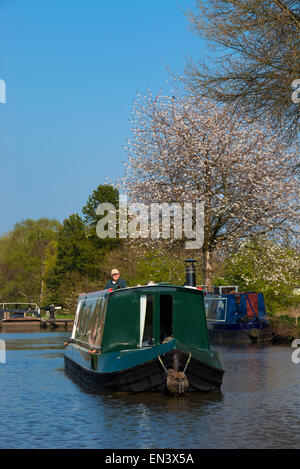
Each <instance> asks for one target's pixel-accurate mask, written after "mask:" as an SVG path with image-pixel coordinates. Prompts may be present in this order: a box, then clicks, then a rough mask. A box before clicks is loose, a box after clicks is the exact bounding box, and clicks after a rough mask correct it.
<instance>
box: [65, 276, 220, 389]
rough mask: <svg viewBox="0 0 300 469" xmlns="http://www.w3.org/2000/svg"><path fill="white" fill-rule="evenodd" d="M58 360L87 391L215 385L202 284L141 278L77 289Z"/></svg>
mask: <svg viewBox="0 0 300 469" xmlns="http://www.w3.org/2000/svg"><path fill="white" fill-rule="evenodd" d="M65 345H66V347H65V356H64V359H65V367H66V370H67V372H69V373H70V374H71V375H72V376H73V377H75V378H76V379H77V380H78V381H79V382H81V383H82V384H83V385H85V386H87V387H89V388H90V389H93V390H95V391H103V390H108V391H125V392H132V393H137V392H144V391H164V390H169V391H170V392H171V393H173V394H181V393H183V392H190V391H218V390H220V387H221V384H222V377H223V373H224V370H223V368H222V365H221V363H220V361H219V358H218V354H217V353H216V352H215V351H212V350H210V345H209V338H208V331H207V324H206V317H205V309H204V302H203V292H202V291H200V290H198V289H197V288H195V287H190V286H179V285H169V284H165V283H158V284H149V285H145V286H136V287H129V288H122V289H119V290H114V291H110V290H101V291H98V292H93V293H88V294H81V295H80V297H79V302H78V307H77V311H76V315H75V320H74V327H73V332H72V335H71V339H70V341H69V342H68V343H66V344H65Z"/></svg>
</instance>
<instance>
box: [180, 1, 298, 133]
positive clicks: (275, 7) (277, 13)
mask: <svg viewBox="0 0 300 469" xmlns="http://www.w3.org/2000/svg"><path fill="white" fill-rule="evenodd" d="M187 18H188V20H189V22H190V24H191V27H192V30H193V31H194V32H196V33H197V34H198V35H199V36H201V37H202V38H204V39H206V40H207V41H208V43H209V45H211V46H212V47H213V48H214V49H216V50H217V51H218V52H219V56H217V57H218V58H216V55H215V56H214V57H213V59H212V60H210V61H209V62H208V63H207V62H206V63H203V62H202V63H199V64H197V65H195V64H193V63H190V64H189V66H188V67H187V70H186V75H187V76H186V82H187V83H188V84H189V86H191V87H192V88H196V89H197V90H198V92H200V93H201V94H202V95H203V96H206V97H209V98H211V99H215V100H217V101H221V102H227V103H228V102H229V103H236V104H238V102H242V104H243V107H244V109H245V110H247V112H248V113H249V115H251V116H252V117H254V118H260V119H266V118H268V117H269V118H271V119H272V122H273V124H276V125H277V127H278V128H279V127H281V129H282V130H283V131H284V132H285V133H286V134H287V135H288V136H289V137H297V135H299V117H300V102H299V100H297V101H298V102H296V101H293V100H292V93H293V89H292V83H293V82H294V80H297V79H300V5H299V1H298V0H195V8H194V10H193V11H189V12H188V13H187Z"/></svg>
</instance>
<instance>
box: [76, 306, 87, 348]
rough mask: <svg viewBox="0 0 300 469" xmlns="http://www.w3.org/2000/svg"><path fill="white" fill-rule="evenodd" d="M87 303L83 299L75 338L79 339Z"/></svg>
mask: <svg viewBox="0 0 300 469" xmlns="http://www.w3.org/2000/svg"><path fill="white" fill-rule="evenodd" d="M85 305H86V303H85V301H82V302H81V303H80V307H79V313H78V320H77V326H76V331H75V339H77V340H78V339H79V336H80V326H81V323H82V318H83V313H84V308H85Z"/></svg>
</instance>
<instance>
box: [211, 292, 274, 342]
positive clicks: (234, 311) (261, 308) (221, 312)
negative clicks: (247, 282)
mask: <svg viewBox="0 0 300 469" xmlns="http://www.w3.org/2000/svg"><path fill="white" fill-rule="evenodd" d="M204 304H205V310H206V319H207V327H208V331H209V336H210V339H211V340H212V341H221V342H245V341H246V342H270V341H271V339H272V327H271V325H270V323H269V322H268V320H267V314H266V307H265V301H264V296H263V294H262V293H257V292H244V293H238V287H236V286H233V287H232V286H229V287H228V286H224V287H214V293H206V294H205V296H204Z"/></svg>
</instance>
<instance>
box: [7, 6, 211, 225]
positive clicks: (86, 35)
mask: <svg viewBox="0 0 300 469" xmlns="http://www.w3.org/2000/svg"><path fill="white" fill-rule="evenodd" d="M192 5H193V1H192V0H89V1H86V0H43V1H41V0H0V44H1V46H2V47H1V54H0V79H3V80H4V81H5V83H6V89H7V95H6V103H5V104H2V103H1V104H0V157H1V211H0V214H1V216H0V234H1V233H4V232H7V231H9V230H11V229H12V228H13V226H14V224H15V223H16V222H18V221H21V220H22V219H26V218H33V219H38V218H40V217H49V218H56V219H58V220H60V221H62V220H63V219H64V218H66V217H68V216H69V215H70V214H72V213H75V212H78V213H79V214H80V213H81V208H82V207H83V206H84V205H85V203H86V201H87V199H88V196H89V195H90V194H91V192H92V191H93V190H94V189H96V188H97V186H98V185H99V184H103V183H105V182H106V176H107V177H109V178H110V179H116V178H118V177H121V176H122V175H123V173H124V167H123V165H122V162H123V161H125V160H126V153H125V151H124V149H123V146H124V145H125V144H126V138H127V137H129V136H130V122H129V119H130V115H131V114H130V113H131V108H132V105H133V103H134V100H135V97H136V94H137V93H139V92H143V91H145V90H146V89H147V88H148V87H149V88H150V89H151V90H152V91H154V92H158V91H159V89H160V88H164V89H165V88H166V86H167V85H166V80H167V79H168V76H169V73H168V68H169V69H171V70H172V71H173V72H175V73H181V72H182V71H183V69H184V66H185V62H186V59H187V57H191V58H193V59H194V60H198V59H200V58H202V57H204V56H205V54H206V46H205V44H204V42H203V41H201V39H200V38H199V37H197V36H196V35H194V34H192V33H191V32H190V31H189V30H188V24H187V21H186V19H185V17H184V14H183V11H182V10H183V9H186V8H188V7H191V6H192Z"/></svg>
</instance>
